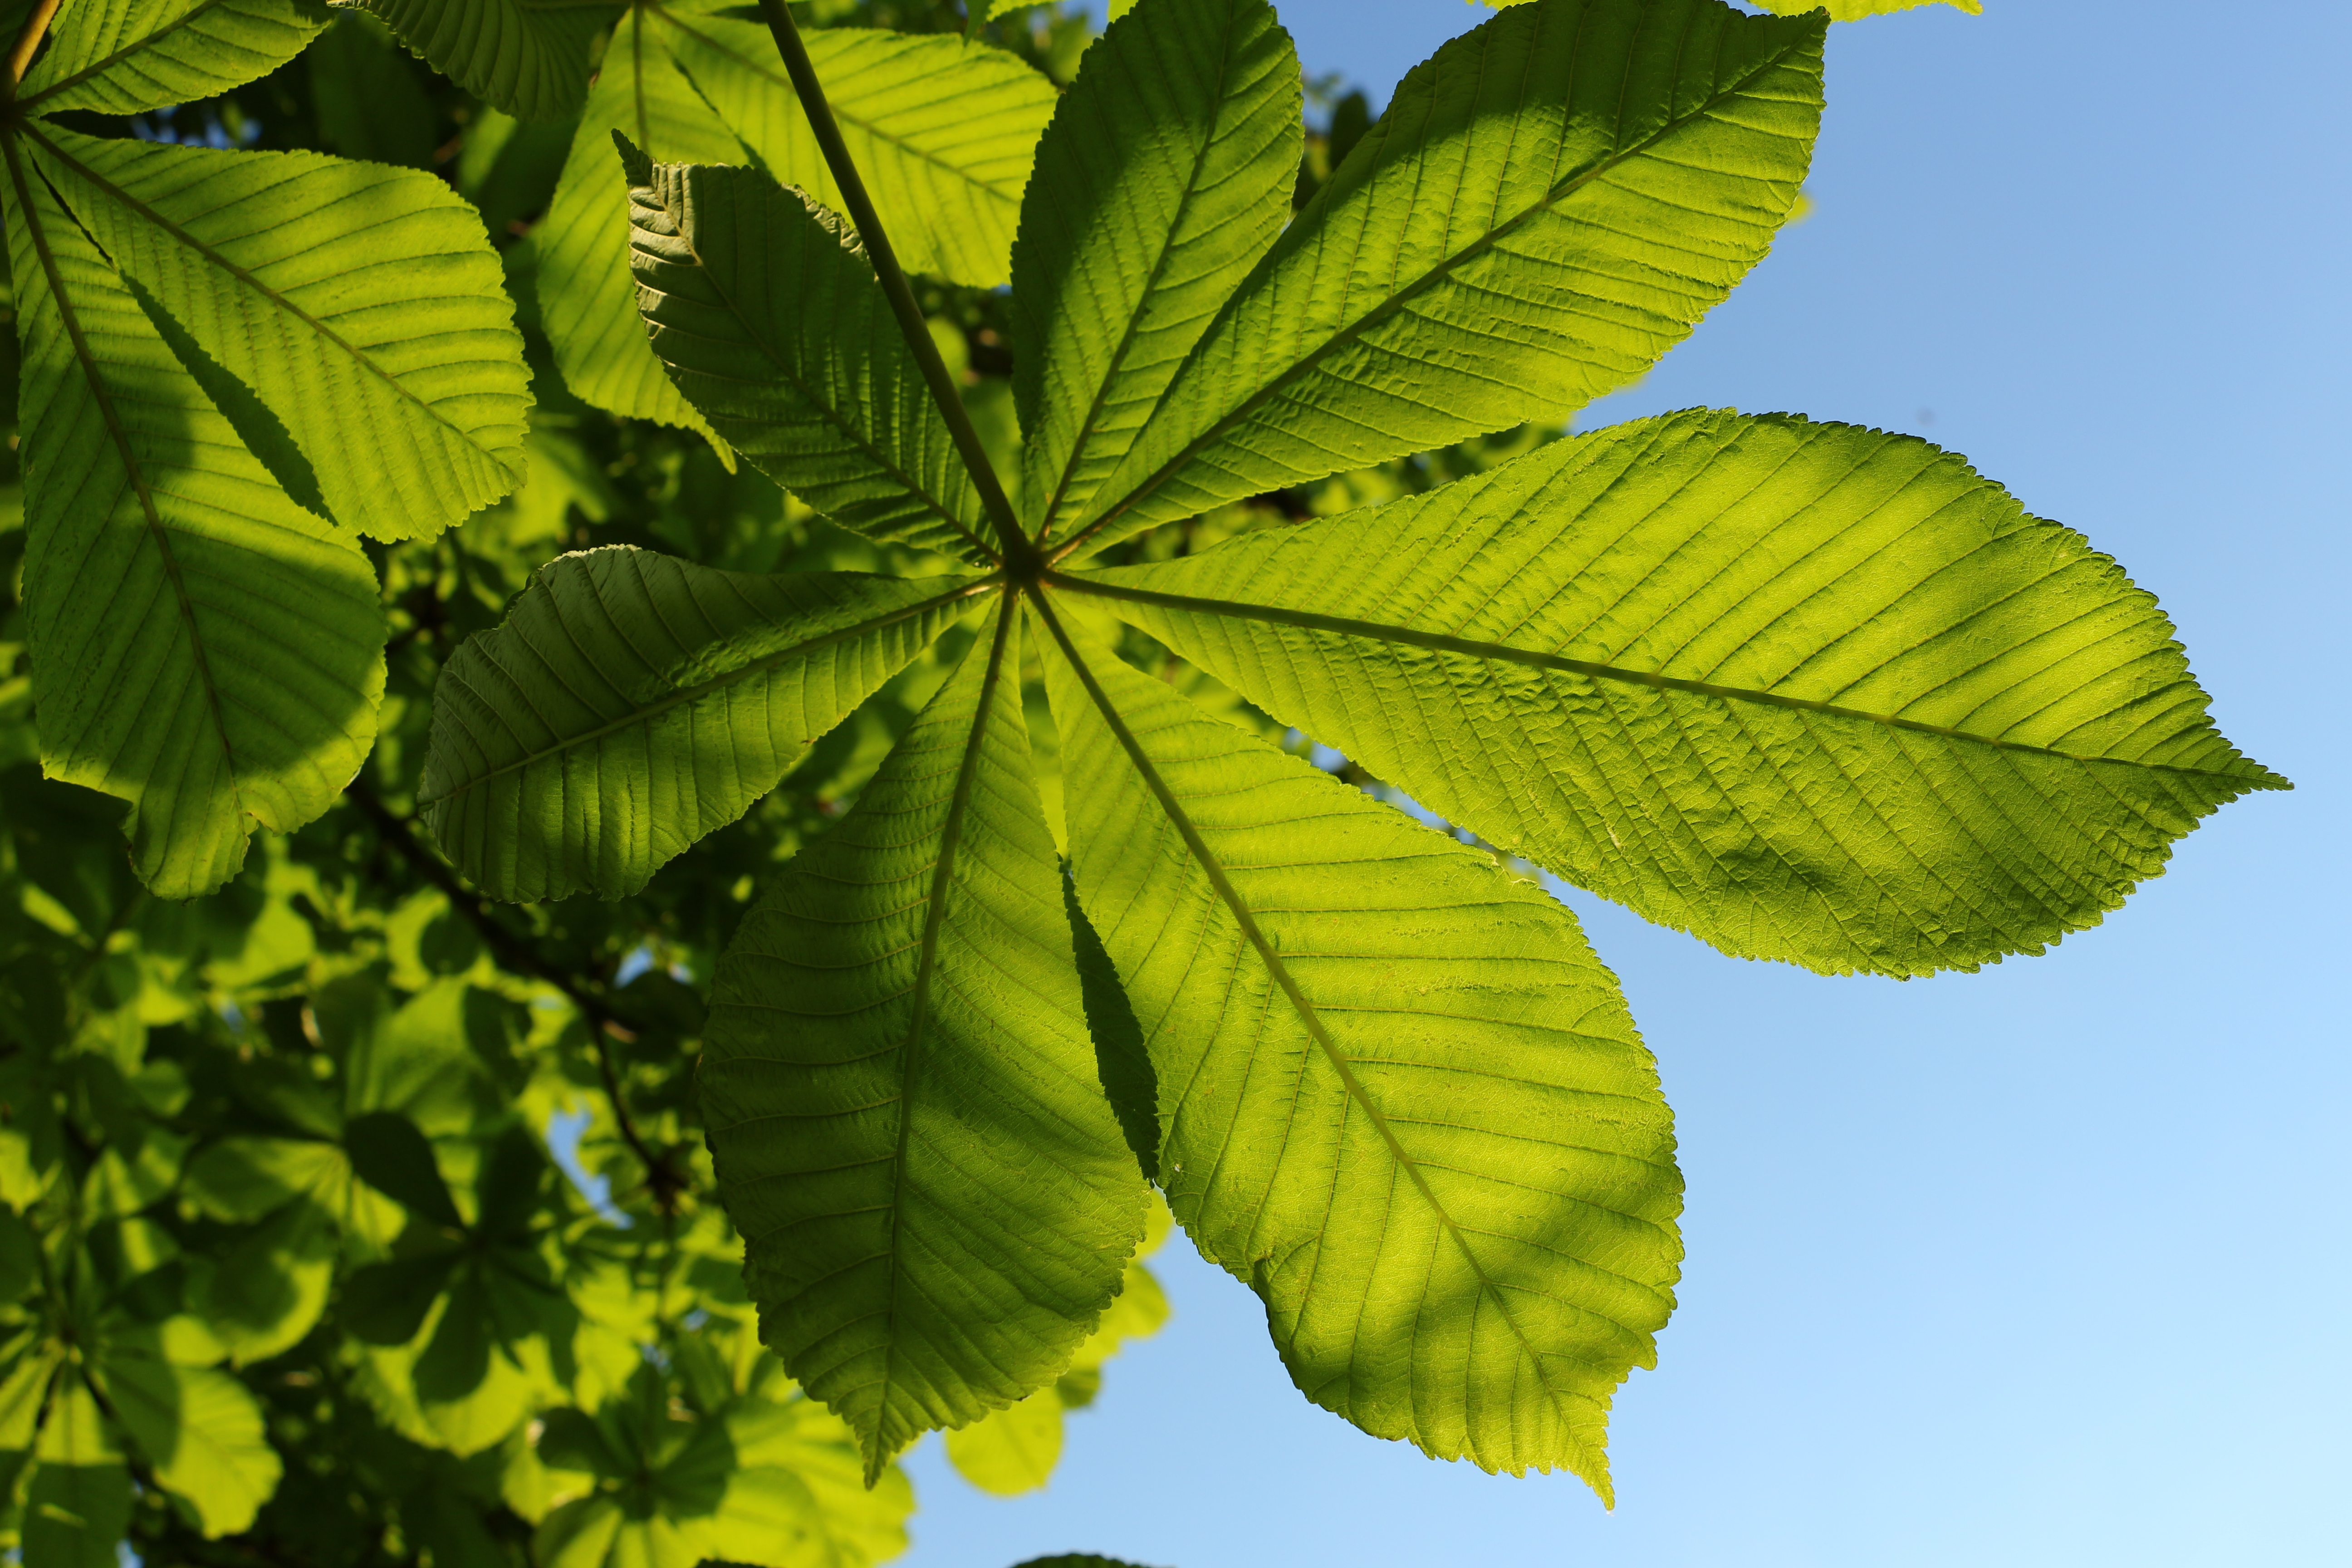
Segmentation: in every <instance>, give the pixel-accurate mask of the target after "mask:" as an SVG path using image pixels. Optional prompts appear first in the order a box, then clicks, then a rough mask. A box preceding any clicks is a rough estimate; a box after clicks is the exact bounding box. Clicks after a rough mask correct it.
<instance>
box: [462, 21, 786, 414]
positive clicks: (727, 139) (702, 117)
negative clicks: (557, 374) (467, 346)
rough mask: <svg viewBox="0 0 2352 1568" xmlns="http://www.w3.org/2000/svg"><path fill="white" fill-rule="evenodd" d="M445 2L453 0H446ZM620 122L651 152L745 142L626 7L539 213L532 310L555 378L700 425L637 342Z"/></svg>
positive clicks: (600, 403)
mask: <svg viewBox="0 0 2352 1568" xmlns="http://www.w3.org/2000/svg"><path fill="white" fill-rule="evenodd" d="M453 3H454V0H453ZM616 131H617V132H621V133H622V134H623V135H625V136H626V137H627V138H628V139H629V141H630V142H634V143H635V145H636V146H637V147H639V148H640V149H642V150H643V151H644V152H645V153H646V156H647V157H649V158H654V159H657V160H661V159H667V160H671V161H675V162H678V163H749V162H750V161H751V155H750V154H749V153H746V152H745V151H744V148H743V144H742V143H741V142H739V141H738V140H736V138H735V136H734V135H733V133H732V132H730V131H729V130H728V129H727V128H726V126H724V125H722V124H721V123H719V120H718V119H717V117H716V116H714V115H713V114H712V113H711V111H710V106H709V104H708V103H705V102H704V101H703V100H702V98H701V96H700V95H699V94H698V93H697V92H696V91H695V90H694V87H693V84H691V83H690V82H688V80H687V79H686V78H685V76H684V75H683V74H681V73H680V72H679V70H678V68H677V66H676V65H675V64H673V63H672V62H671V59H670V55H669V44H668V33H667V24H665V23H664V22H663V21H661V20H660V19H659V18H658V17H657V16H655V15H654V14H652V13H650V12H649V11H648V10H647V8H646V7H644V6H635V5H633V6H631V7H630V8H629V10H628V12H627V14H626V15H625V16H623V17H622V18H621V22H620V25H619V26H617V27H615V28H614V30H613V38H612V41H611V42H610V43H609V44H607V45H606V46H605V48H604V68H603V69H602V70H601V71H599V72H598V73H597V76H596V85H595V87H594V89H593V90H592V91H590V93H589V94H588V102H587V107H586V108H585V110H583V112H582V114H581V116H580V129H579V130H578V131H577V132H574V133H573V135H572V154H571V156H570V158H568V159H567V160H566V161H565V163H564V165H563V174H562V178H561V179H560V180H558V181H557V183H556V186H555V197H554V200H553V201H552V202H551V204H550V205H549V206H548V209H547V218H546V221H544V222H543V223H541V225H540V226H539V229H538V231H537V233H536V234H535V235H534V236H533V237H532V243H533V244H534V245H535V246H536V247H538V253H539V301H540V310H541V315H542V317H543V319H544V320H545V321H546V325H547V337H548V342H550V343H551V344H552V345H553V346H554V349H555V363H556V366H557V368H558V369H560V370H561V371H562V373H563V384H565V385H566V386H568V387H570V388H571V389H572V395H574V396H576V397H578V398H580V399H581V400H582V401H583V402H585V403H593V404H594V405H596V406H597V407H599V408H603V409H607V410H609V411H611V412H612V413H614V414H618V415H620V416H623V417H625V418H629V419H655V420H659V421H660V422H661V423H663V424H665V425H683V426H687V427H688V428H689V429H694V430H699V431H703V432H706V433H707V432H708V431H709V426H708V425H707V424H706V423H704V421H703V418H702V416H701V415H699V414H698V413H696V412H695V410H694V406H693V405H691V404H689V403H688V402H687V401H686V400H685V399H684V398H683V397H681V396H679V395H678V393H677V389H676V388H675V387H673V386H671V385H670V384H669V377H668V375H667V374H666V373H665V372H664V371H663V369H662V366H661V362H660V361H659V360H656V358H654V356H653V353H652V352H651V351H650V350H649V349H647V348H646V331H645V328H644V326H643V325H641V324H640V323H639V322H638V321H637V316H636V286H635V284H634V283H632V282H631V281H630V280H629V241H628V235H629V196H628V185H627V183H626V182H625V180H624V179H623V178H622V177H621V170H620V165H619V163H618V162H617V161H616V160H615V159H614V156H613V133H614V132H616Z"/></svg>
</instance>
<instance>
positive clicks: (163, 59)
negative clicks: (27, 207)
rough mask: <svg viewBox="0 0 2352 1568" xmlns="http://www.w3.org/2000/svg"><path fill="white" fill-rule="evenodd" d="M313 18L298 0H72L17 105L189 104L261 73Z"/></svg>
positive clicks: (300, 40)
mask: <svg viewBox="0 0 2352 1568" xmlns="http://www.w3.org/2000/svg"><path fill="white" fill-rule="evenodd" d="M323 25H324V20H323V18H322V17H321V16H320V15H319V13H318V11H317V10H316V9H315V8H314V7H311V6H307V5H302V4H300V0H74V3H73V4H71V5H67V6H66V7H65V8H64V10H63V13H62V14H61V15H60V16H58V20H57V22H56V24H55V26H53V27H52V28H51V29H50V34H49V42H48V47H47V48H46V49H44V50H43V51H42V54H41V57H40V58H39V59H37V60H36V61H35V62H34V64H33V68H32V69H30V70H28V71H26V73H25V81H24V85H23V87H22V88H21V89H18V93H17V106H18V107H19V108H20V109H22V110H24V111H25V112H26V113H28V114H55V113H57V112H58V110H67V109H87V110H96V111H97V112H99V113H100V114H139V113H142V112H144V111H146V110H151V109H161V108H163V107H164V106H165V105H167V104H178V103H194V102H195V101H196V100H198V99H205V98H211V97H213V96H214V95H215V94H216V93H223V92H226V91H227V90H228V89H231V88H233V87H241V86H243V85H244V84H245V83H247V82H249V81H253V80H255V79H258V78H260V77H264V76H267V75H268V74H269V73H270V72H271V71H273V70H276V69H277V68H278V67H279V66H281V65H284V64H285V63H286V62H287V61H288V60H290V59H292V58H294V57H295V56H296V55H299V54H300V53H301V52H302V49H303V47H304V46H305V45H307V44H309V43H310V40H311V39H312V38H314V37H317V36H318V34H319V29H320V26H323ZM12 39H13V35H12Z"/></svg>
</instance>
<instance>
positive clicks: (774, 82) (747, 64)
mask: <svg viewBox="0 0 2352 1568" xmlns="http://www.w3.org/2000/svg"><path fill="white" fill-rule="evenodd" d="M646 9H647V10H649V11H651V12H653V13H654V14H655V15H656V16H659V17H660V18H661V19H662V20H663V21H665V22H667V23H668V24H669V25H670V26H673V27H676V28H677V30H678V31H679V32H681V33H684V34H685V35H687V37H690V38H693V39H694V40H695V41H696V42H698V43H699V44H701V45H703V46H704V47H707V48H709V49H712V50H715V51H717V52H718V53H719V54H722V55H724V56H726V57H727V58H729V59H730V60H733V61H734V62H735V63H736V64H737V65H740V66H741V67H742V68H744V69H745V70H747V71H750V72H751V74H753V75H754V76H757V77H760V78H761V79H764V80H765V81H767V82H768V83H769V84H770V85H771V86H772V87H774V88H776V89H780V90H782V91H783V92H785V93H793V84H792V82H791V80H790V79H788V78H786V77H784V76H782V75H780V74H778V73H777V72H775V71H772V70H770V69H769V68H767V67H766V66H764V65H762V64H761V63H760V62H759V61H757V60H749V59H745V58H743V57H742V56H741V55H740V54H738V53H736V52H735V51H734V50H733V49H730V48H729V47H727V46H726V45H724V44H722V43H720V42H719V41H718V40H717V39H715V38H713V37H710V35H709V34H708V33H702V32H698V31H696V30H695V29H694V28H693V27H692V26H689V25H688V24H687V23H685V22H682V21H680V20H679V19H678V18H677V17H676V16H672V15H671V14H670V13H669V11H668V9H667V7H665V6H663V5H661V4H660V3H659V0H646ZM827 30H828V31H830V30H832V29H827ZM933 36H934V37H936V36H940V35H933ZM793 100H794V101H795V102H797V101H798V100H799V95H798V94H796V93H793ZM825 103H826V107H828V108H829V109H831V110H833V117H834V118H835V120H838V121H841V122H842V123H843V124H845V125H852V126H855V127H856V128H857V130H858V131H859V132H862V133H863V134H865V135H866V136H868V137H871V138H872V139H873V140H874V141H876V142H881V143H883V144H884V145H886V146H888V147H894V148H896V149H898V152H899V153H903V154H904V155H906V156H907V157H909V158H912V159H915V160H917V161H918V162H919V163H929V165H930V166H931V167H932V168H934V169H937V170H938V171H940V173H941V174H945V175H947V176H948V177H949V178H950V179H952V180H954V181H955V182H956V183H957V184H965V185H970V186H971V187H972V188H973V189H975V190H981V191H985V192H987V193H988V194H989V195H991V196H993V197H994V198H995V199H997V200H998V201H1009V200H1011V199H1012V198H1010V197H1008V196H1007V195H1005V194H1004V193H1003V191H1000V190H998V189H997V188H996V187H995V186H994V185H992V184H989V183H988V182H987V181H985V180H981V179H976V178H974V177H973V175H972V174H971V171H970V170H969V169H959V168H957V167H956V166H955V165H954V164H953V163H949V162H948V161H947V160H946V159H944V158H941V157H940V155H939V154H937V153H929V152H926V151H925V150H924V149H922V148H920V147H918V146H916V145H915V144H914V143H913V142H908V141H907V140H906V139H905V138H903V137H898V136H893V135H891V134H889V133H888V132H885V131H882V130H880V129H879V128H877V126H876V125H875V123H874V121H871V120H867V119H865V118H863V117H861V116H859V115H856V114H852V113H850V112H849V111H848V110H845V109H843V108H842V107H841V101H840V100H838V99H836V98H835V97H833V96H832V95H831V94H830V93H828V94H827V95H826V98H825Z"/></svg>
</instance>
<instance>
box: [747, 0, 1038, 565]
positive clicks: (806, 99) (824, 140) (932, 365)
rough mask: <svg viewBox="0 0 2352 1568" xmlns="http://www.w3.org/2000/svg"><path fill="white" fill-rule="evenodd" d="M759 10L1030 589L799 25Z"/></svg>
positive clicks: (1008, 506) (992, 474)
mask: <svg viewBox="0 0 2352 1568" xmlns="http://www.w3.org/2000/svg"><path fill="white" fill-rule="evenodd" d="M760 12H761V16H765V17H766V18H767V23H768V31H770V32H771V33H772V34H774V35H775V38H776V52H777V53H779V54H781V55H782V57H783V60H784V70H785V73H786V74H787V75H789V76H790V77H791V78H792V79H793V91H794V92H795V93H797V94H798V95H799V97H800V100H801V110H802V112H803V113H804V114H805V115H807V116H808V122H809V129H810V130H811V131H812V132H814V133H815V135H816V143H817V146H818V148H819V149H820V150H822V151H823V152H824V163H825V167H826V168H827V169H829V170H831V171H832V172H833V181H834V184H836V185H839V186H840V187H841V199H842V204H843V205H845V206H846V207H848V209H849V221H850V222H851V224H853V225H854V226H856V229H857V237H858V239H859V240H860V241H862V242H863V243H864V245H865V247H866V259H867V260H868V261H870V262H872V263H873V264H874V275H875V277H876V278H877V279H880V280H881V283H882V293H883V297H884V298H885V299H887V300H889V301H890V312H891V314H892V315H894V316H896V317H897V318H898V331H900V332H901V333H902V334H904V335H905V337H906V340H907V347H908V349H910V350H912V351H913V353H914V355H915V363H916V364H917V365H919V367H921V369H922V373H923V382H924V384H926V385H927V386H929V388H930V391H931V399H932V401H933V402H935V403H937V404H938V405H939V407H940V416H941V417H943V418H945V419H946V420H947V423H948V434H949V435H950V436H951V437H954V439H955V446H956V453H957V455H958V456H959V457H961V458H962V459H963V466H964V467H965V468H967V469H969V470H970V471H971V482H972V484H973V486H974V487H975V488H977V489H979V491H980V500H981V505H982V507H983V508H985V509H986V510H987V512H988V521H990V523H992V525H993V526H994V527H995V529H996V536H997V540H998V542H999V544H1000V547H1001V549H1002V552H1003V561H1004V567H1005V573H1006V574H1007V575H1008V576H1009V577H1011V578H1012V580H1013V582H1015V583H1019V584H1029V583H1033V582H1034V581H1035V580H1036V577H1037V574H1038V573H1039V572H1040V571H1042V570H1043V569H1044V565H1045V561H1044V556H1043V554H1042V553H1041V552H1039V550H1038V549H1037V546H1036V545H1035V544H1034V543H1032V542H1030V540H1029V536H1028V535H1027V534H1025V533H1024V532H1023V531H1022V530H1021V523H1020V520H1019V519H1017V518H1016V517H1014V516H1013V502H1012V500H1010V498H1008V497H1007V496H1006V495H1005V493H1004V486H1003V484H1002V483H1001V482H1000V481H999V480H998V479H997V477H996V468H995V466H994V465H993V464H992V463H990V462H989V460H988V450H987V448H986V447H982V445H981V442H980V432H979V431H978V430H977V429H975V428H973V426H972V423H971V414H970V413H969V412H967V411H966V410H965V408H964V405H963V395H962V394H961V393H960V392H958V391H957V390H956V384H955V381H954V379H953V378H952V377H950V375H949V374H948V367H947V362H946V361H945V360H943V359H941V358H940V345H939V344H938V343H936V342H932V341H931V330H930V328H929V325H927V324H926V323H925V322H924V320H923V311H922V307H920V306H919V305H918V304H916V303H915V290H914V286H913V285H912V284H910V283H908V281H907V272H906V268H903V267H901V266H899V265H898V252H897V251H896V250H895V249H893V248H892V247H891V245H890V239H889V237H888V235H887V234H886V233H884V232H883V228H882V216H881V215H880V214H879V213H877V212H876V211H875V209H874V200H873V198H872V197H871V196H869V195H866V182H865V180H864V179H862V178H861V177H860V176H859V174H858V173H857V164H856V161H855V160H853V159H852V158H851V157H850V155H849V144H848V143H847V142H845V141H843V140H842V136H841V126H840V124H839V123H838V122H837V121H835V119H834V116H833V105H832V104H831V103H830V102H828V101H827V100H826V99H825V96H824V84H823V83H821V82H820V81H818V80H817V75H816V66H815V63H814V61H812V60H811V59H810V58H809V53H808V46H807V45H805V44H804V43H803V42H802V41H801V32H800V25H799V24H798V23H796V22H794V21H793V14H792V10H791V8H790V7H789V6H788V5H786V4H785V0H760Z"/></svg>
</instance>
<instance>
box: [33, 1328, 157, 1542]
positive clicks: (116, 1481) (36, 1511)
mask: <svg viewBox="0 0 2352 1568" xmlns="http://www.w3.org/2000/svg"><path fill="white" fill-rule="evenodd" d="M130 1522H131V1471H130V1469H129V1468H128V1467H127V1466H125V1465H124V1464H123V1462H122V1445H121V1441H120V1440H119V1439H118V1438H117V1437H116V1436H115V1435H114V1434H113V1433H112V1432H111V1431H110V1430H109V1429H108V1423H107V1420H106V1417H105V1416H104V1415H101V1414H100V1411H99V1407H98V1401H97V1400H96V1399H94V1398H92V1397H91V1396H90V1392H89V1385H88V1384H85V1383H84V1382H83V1381H82V1376H81V1373H80V1372H79V1369H76V1368H71V1367H68V1368H67V1369H66V1370H65V1372H64V1373H62V1375H60V1376H59V1377H58V1382H57V1387H56V1391H55V1393H53V1394H51V1395H50V1403H49V1410H48V1415H47V1418H46V1419H45V1420H44V1421H43V1422H42V1423H41V1435H40V1437H39V1438H38V1440H37V1442H36V1444H35V1446H34V1449H33V1475H32V1479H31V1481H30V1483H29V1484H28V1485H27V1486H26V1491H25V1513H24V1524H23V1526H22V1529H23V1544H24V1556H25V1561H26V1563H37V1564H40V1565H42V1568H49V1565H52V1564H54V1565H55V1568H119V1564H120V1559H119V1558H118V1557H117V1555H116V1552H115V1546H116V1543H117V1542H120V1541H121V1539H122V1532H123V1530H124V1529H125V1527H127V1526H128V1525H129V1524H130Z"/></svg>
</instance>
